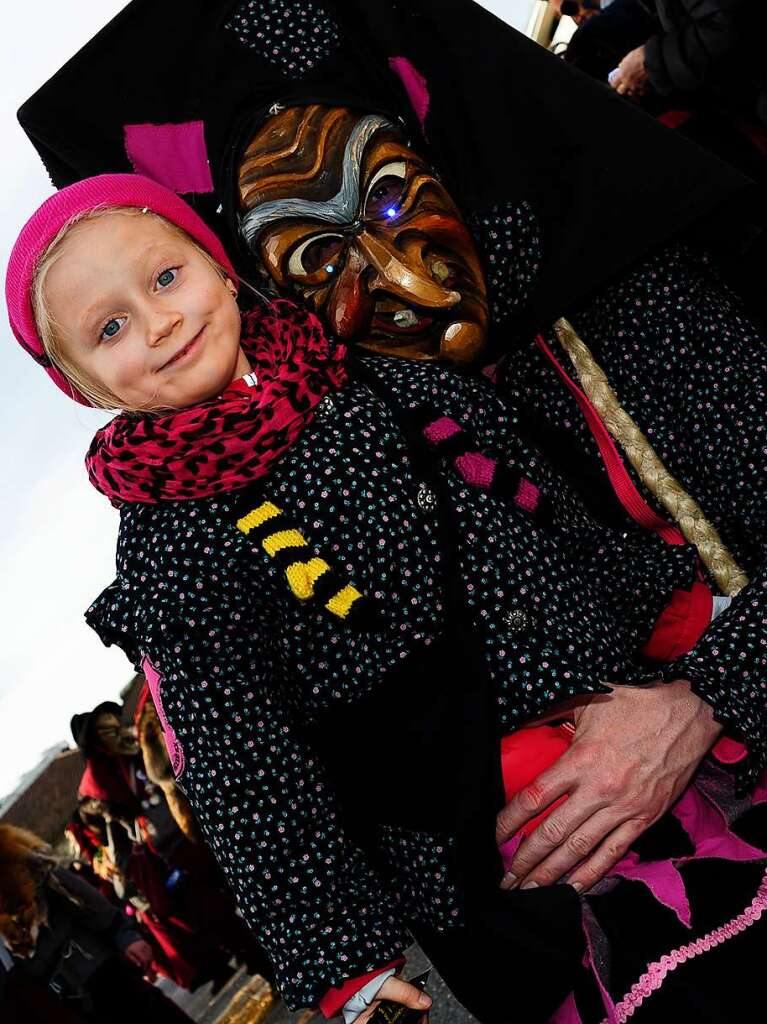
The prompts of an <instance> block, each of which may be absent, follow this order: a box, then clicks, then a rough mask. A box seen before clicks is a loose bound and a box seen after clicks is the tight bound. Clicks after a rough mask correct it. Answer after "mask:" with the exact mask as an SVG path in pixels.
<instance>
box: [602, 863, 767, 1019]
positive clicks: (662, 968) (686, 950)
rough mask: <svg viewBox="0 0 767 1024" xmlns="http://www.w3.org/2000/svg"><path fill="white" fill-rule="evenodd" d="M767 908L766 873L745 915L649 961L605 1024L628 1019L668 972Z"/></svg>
mask: <svg viewBox="0 0 767 1024" xmlns="http://www.w3.org/2000/svg"><path fill="white" fill-rule="evenodd" d="M765 909H767V872H765V874H764V875H763V877H762V881H761V883H760V885H759V889H758V890H757V893H756V896H754V898H753V900H751V904H750V905H749V906H748V907H746V909H745V910H744V911H743V913H742V914H739V915H738V916H737V917H734V918H733V919H732V920H731V921H728V922H727V924H723V925H722V926H721V927H720V928H715V929H714V930H713V931H710V932H707V934H706V935H704V936H703V937H702V938H700V939H697V940H696V941H695V942H688V943H686V944H685V945H684V946H679V948H678V949H674V950H672V951H671V952H670V953H668V954H667V955H666V956H662V957H661V958H660V960H656V961H654V962H653V963H651V964H649V965H648V967H647V971H646V972H645V973H644V974H643V975H642V976H641V978H640V979H639V980H638V981H636V982H635V983H634V984H633V985H632V986H631V988H630V990H629V991H628V992H627V993H626V995H625V996H624V997H623V999H621V1001H620V1002H619V1003H616V1004H615V1013H614V1018H613V1017H612V1015H611V1016H608V1017H605V1018H604V1020H603V1022H602V1024H611V1020H612V1019H614V1020H615V1021H617V1024H623V1022H624V1021H627V1020H628V1018H629V1017H631V1016H632V1015H633V1013H634V1012H635V1011H636V1010H638V1009H639V1007H640V1006H641V1005H642V1003H643V1002H644V1001H645V999H647V998H648V997H649V996H651V995H652V994H653V992H657V991H658V989H659V988H660V987H661V985H662V984H663V982H664V981H665V980H666V975H667V974H668V973H669V971H674V970H676V968H677V967H679V965H680V964H684V963H686V962H687V961H688V960H692V959H694V958H695V957H696V956H701V955H702V954H703V953H708V951H709V950H711V949H713V948H714V947H716V946H719V945H721V943H723V942H726V941H727V940H728V939H734V938H735V936H736V935H739V934H740V933H741V932H743V931H745V930H746V928H750V927H751V925H753V924H756V922H757V921H758V920H759V919H760V918H761V916H762V914H763V913H764V911H765Z"/></svg>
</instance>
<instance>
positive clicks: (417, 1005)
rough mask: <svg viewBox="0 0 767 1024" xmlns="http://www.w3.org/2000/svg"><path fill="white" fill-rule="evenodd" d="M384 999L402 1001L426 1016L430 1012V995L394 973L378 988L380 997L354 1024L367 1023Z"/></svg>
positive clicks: (395, 1001) (394, 1001)
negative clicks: (421, 1011)
mask: <svg viewBox="0 0 767 1024" xmlns="http://www.w3.org/2000/svg"><path fill="white" fill-rule="evenodd" d="M383 999H388V1000H389V1001H390V1002H393V1003H402V1004H404V1005H405V1006H408V1007H410V1009H412V1010H423V1012H424V1016H426V1015H427V1014H428V1012H429V1007H430V1006H431V997H430V996H428V995H427V994H426V993H425V992H422V991H421V990H420V989H419V988H416V987H415V985H410V984H408V982H406V981H403V980H402V978H398V977H397V976H396V975H394V974H393V975H392V976H391V977H390V978H387V979H386V981H385V982H384V983H383V985H381V987H380V988H379V990H378V997H377V998H376V999H374V1000H373V1002H372V1003H371V1004H370V1006H369V1007H368V1008H367V1010H365V1012H364V1013H361V1014H360V1015H359V1017H357V1018H355V1021H354V1024H365V1022H366V1021H368V1020H369V1019H370V1018H371V1017H372V1015H373V1011H374V1010H375V1008H376V1007H377V1006H378V1004H379V1003H380V1002H381V1001H382V1000H383Z"/></svg>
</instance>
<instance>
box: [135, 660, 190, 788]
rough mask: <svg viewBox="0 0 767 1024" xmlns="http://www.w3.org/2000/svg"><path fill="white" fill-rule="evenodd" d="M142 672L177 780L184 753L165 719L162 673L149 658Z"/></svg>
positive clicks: (143, 664) (144, 663) (182, 768)
mask: <svg viewBox="0 0 767 1024" xmlns="http://www.w3.org/2000/svg"><path fill="white" fill-rule="evenodd" d="M141 671H142V672H143V673H144V675H145V676H146V681H147V686H148V687H149V692H150V693H151V694H152V702H153V704H154V706H155V710H156V711H157V717H158V718H159V719H160V725H161V726H162V732H163V736H164V737H165V746H166V747H167V748H168V757H169V758H170V764H171V768H172V769H173V774H174V776H175V777H176V778H178V777H179V775H180V774H181V773H182V772H183V770H184V751H183V750H182V748H181V744H180V743H179V742H178V740H177V739H176V733H175V731H174V729H173V727H172V726H171V725H170V723H169V722H168V719H167V718H166V717H165V708H164V707H163V704H162V693H161V692H160V691H161V683H160V673H159V672H158V671H157V669H156V668H155V667H154V665H153V664H152V662H151V661H150V660H149V658H144V660H143V661H142V662H141Z"/></svg>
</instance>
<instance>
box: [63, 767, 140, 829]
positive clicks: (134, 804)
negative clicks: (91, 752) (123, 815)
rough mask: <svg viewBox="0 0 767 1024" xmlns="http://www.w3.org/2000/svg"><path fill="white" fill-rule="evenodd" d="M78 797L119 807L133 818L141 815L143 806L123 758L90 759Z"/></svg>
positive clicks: (81, 780)
mask: <svg viewBox="0 0 767 1024" xmlns="http://www.w3.org/2000/svg"><path fill="white" fill-rule="evenodd" d="M77 794H78V796H81V797H83V796H85V797H90V798H91V799H92V800H103V801H104V803H107V804H115V805H119V807H120V809H121V810H122V811H123V812H126V811H127V812H129V813H130V814H133V816H134V817H135V816H137V815H138V814H140V813H141V804H140V802H139V799H138V797H137V796H136V793H135V792H134V790H133V788H132V786H131V784H130V771H129V769H128V763H127V760H126V759H125V758H123V757H109V756H107V755H104V756H102V757H89V758H88V760H87V761H86V762H85V771H84V772H83V775H82V778H81V779H80V785H79V786H78V789H77Z"/></svg>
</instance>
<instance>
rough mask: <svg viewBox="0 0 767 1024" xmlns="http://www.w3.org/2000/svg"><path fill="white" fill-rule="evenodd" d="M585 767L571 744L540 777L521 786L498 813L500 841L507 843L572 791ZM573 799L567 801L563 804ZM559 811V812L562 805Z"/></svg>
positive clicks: (497, 824) (497, 840)
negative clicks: (531, 821) (556, 801)
mask: <svg viewBox="0 0 767 1024" xmlns="http://www.w3.org/2000/svg"><path fill="white" fill-rule="evenodd" d="M583 767H584V766H583V765H582V764H581V758H580V755H579V752H578V750H577V749H576V748H574V747H571V748H570V750H568V751H566V752H565V753H564V754H563V755H562V756H561V757H560V758H559V760H558V761H555V762H554V764H553V765H552V766H551V767H550V768H547V769H546V771H544V772H541V774H540V775H539V776H538V778H537V779H533V781H532V782H531V783H530V784H529V785H527V786H525V787H524V788H523V789H520V791H519V792H518V793H516V794H515V795H514V796H513V797H512V798H511V800H510V801H509V802H508V803H507V804H506V806H505V807H504V808H503V810H501V811H499V812H498V815H497V816H496V819H495V839H496V842H497V843H499V844H500V843H505V842H506V840H507V839H511V837H512V836H514V835H516V834H517V832H519V830H520V829H521V828H522V826H523V825H526V824H527V822H528V821H530V820H531V819H532V818H535V817H537V816H538V815H539V814H540V813H541V812H542V811H545V810H546V808H547V807H550V806H551V804H553V803H554V801H555V800H558V799H559V798H560V797H561V796H564V795H565V794H566V793H567V794H569V793H571V791H572V790H573V789H574V788H575V786H576V785H577V784H578V782H579V781H580V776H581V773H582V772H583ZM569 802H570V801H569V800H566V801H565V803H564V804H562V807H565V806H566V805H567V804H569ZM557 810H558V811H559V808H557ZM565 813H566V812H565ZM571 813H574V812H571ZM575 813H577V811H576V812H575ZM546 820H547V821H548V820H549V819H548V818H547V819H546Z"/></svg>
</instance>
